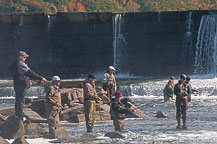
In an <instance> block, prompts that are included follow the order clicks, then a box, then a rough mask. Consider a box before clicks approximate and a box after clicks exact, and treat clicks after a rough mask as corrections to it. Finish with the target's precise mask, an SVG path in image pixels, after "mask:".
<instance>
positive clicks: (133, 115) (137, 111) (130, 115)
mask: <svg viewBox="0 0 217 144" xmlns="http://www.w3.org/2000/svg"><path fill="white" fill-rule="evenodd" d="M125 106H126V107H128V108H130V107H132V108H133V109H134V112H131V113H127V114H126V117H127V118H145V117H147V115H146V114H144V113H143V112H142V111H141V110H140V109H138V108H137V107H136V106H135V105H133V104H132V103H130V102H129V101H127V102H126V104H125Z"/></svg>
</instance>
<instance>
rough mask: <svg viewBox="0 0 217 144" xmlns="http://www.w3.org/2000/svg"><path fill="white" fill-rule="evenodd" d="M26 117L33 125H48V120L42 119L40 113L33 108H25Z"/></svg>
mask: <svg viewBox="0 0 217 144" xmlns="http://www.w3.org/2000/svg"><path fill="white" fill-rule="evenodd" d="M24 116H25V117H26V118H27V119H28V120H30V121H31V122H32V123H47V119H45V118H42V117H41V116H40V115H39V114H38V113H36V112H34V111H33V110H32V109H31V108H24Z"/></svg>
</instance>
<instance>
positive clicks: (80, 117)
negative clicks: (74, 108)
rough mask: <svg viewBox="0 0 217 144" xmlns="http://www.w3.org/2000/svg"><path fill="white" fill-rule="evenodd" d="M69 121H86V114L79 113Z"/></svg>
mask: <svg viewBox="0 0 217 144" xmlns="http://www.w3.org/2000/svg"><path fill="white" fill-rule="evenodd" d="M68 121H69V122H73V123H79V122H85V115H84V114H78V115H75V116H71V118H70V119H69V120H68Z"/></svg>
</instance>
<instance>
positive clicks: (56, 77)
mask: <svg viewBox="0 0 217 144" xmlns="http://www.w3.org/2000/svg"><path fill="white" fill-rule="evenodd" d="M52 81H60V77H59V76H53V77H52Z"/></svg>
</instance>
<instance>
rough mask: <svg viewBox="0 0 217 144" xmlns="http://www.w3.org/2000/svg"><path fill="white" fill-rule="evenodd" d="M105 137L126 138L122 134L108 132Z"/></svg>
mask: <svg viewBox="0 0 217 144" xmlns="http://www.w3.org/2000/svg"><path fill="white" fill-rule="evenodd" d="M105 137H109V138H120V139H123V138H125V137H124V136H123V135H122V134H121V133H120V132H108V133H106V134H105Z"/></svg>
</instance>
